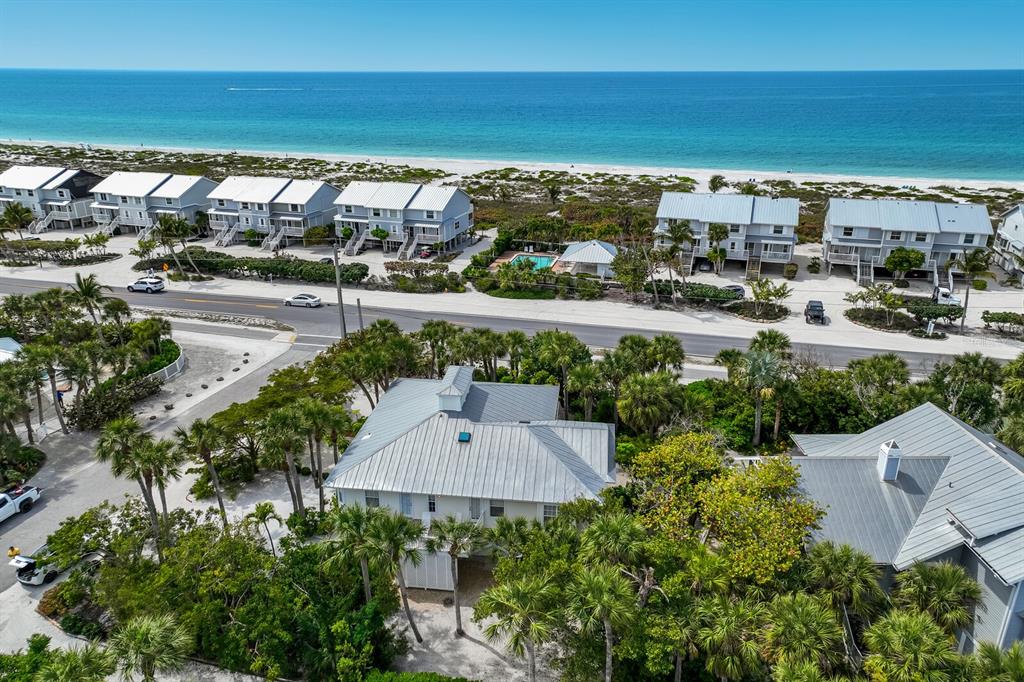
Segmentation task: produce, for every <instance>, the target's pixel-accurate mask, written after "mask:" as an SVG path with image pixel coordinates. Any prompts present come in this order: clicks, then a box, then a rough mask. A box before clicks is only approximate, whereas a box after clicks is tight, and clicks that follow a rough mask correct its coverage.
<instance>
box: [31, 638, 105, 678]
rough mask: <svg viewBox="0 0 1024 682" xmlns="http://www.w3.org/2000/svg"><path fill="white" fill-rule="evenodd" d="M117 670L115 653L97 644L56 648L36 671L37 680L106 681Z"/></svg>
mask: <svg viewBox="0 0 1024 682" xmlns="http://www.w3.org/2000/svg"><path fill="white" fill-rule="evenodd" d="M116 670H117V662H116V661H115V660H114V657H113V655H111V654H110V653H109V652H107V651H105V650H104V649H103V648H101V647H100V646H98V645H96V644H92V643H89V644H86V645H85V646H83V647H81V648H80V649H55V650H54V651H52V652H50V655H49V657H48V659H47V660H46V662H45V663H44V664H43V667H42V668H40V669H39V671H38V672H36V675H35V682H104V680H106V679H107V677H109V676H110V675H113V674H114V672H115V671H116Z"/></svg>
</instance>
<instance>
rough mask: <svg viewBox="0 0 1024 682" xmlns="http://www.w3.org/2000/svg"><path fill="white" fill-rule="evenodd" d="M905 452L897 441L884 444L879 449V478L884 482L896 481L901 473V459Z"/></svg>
mask: <svg viewBox="0 0 1024 682" xmlns="http://www.w3.org/2000/svg"><path fill="white" fill-rule="evenodd" d="M902 456H903V452H902V451H901V450H900V446H899V445H897V444H896V441H894V440H890V441H887V442H885V443H882V447H880V448H878V477H879V478H881V479H882V480H883V481H895V480H896V477H897V476H899V473H900V458H901V457H902Z"/></svg>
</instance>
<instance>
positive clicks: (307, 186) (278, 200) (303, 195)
mask: <svg viewBox="0 0 1024 682" xmlns="http://www.w3.org/2000/svg"><path fill="white" fill-rule="evenodd" d="M324 187H330V188H331V190H332V192H333V194H334V197H331V201H334V198H335V197H336V196H337V195H338V190H336V189H335V188H334V187H331V185H328V184H327V183H326V182H322V181H320V180H292V181H291V182H289V183H288V186H287V187H285V188H284V189H283V190H281V193H280V194H278V195H277V196H276V197H274V203H275V204H307V203H309V202H310V200H312V199H313V197H314V196H316V193H317V192H319V191H320V190H321V189H322V188H324Z"/></svg>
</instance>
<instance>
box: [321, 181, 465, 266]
mask: <svg viewBox="0 0 1024 682" xmlns="http://www.w3.org/2000/svg"><path fill="white" fill-rule="evenodd" d="M334 203H335V205H336V206H337V209H338V212H337V215H336V216H335V218H334V221H335V225H336V226H337V232H338V234H339V236H341V237H343V238H344V239H345V240H346V242H345V253H346V254H347V255H349V256H353V255H355V254H357V253H359V252H360V251H361V250H362V249H364V248H366V247H367V245H380V246H382V247H383V248H384V249H385V250H388V251H395V252H396V255H397V256H398V257H399V258H408V257H409V256H410V255H411V254H413V253H415V251H416V248H417V246H430V245H433V244H443V245H444V248H450V247H451V246H453V245H455V244H456V243H458V242H460V241H462V240H463V239H465V237H466V234H467V233H468V232H469V230H470V229H472V227H473V200H472V199H470V197H469V195H468V194H466V193H465V192H464V191H462V190H461V189H459V188H458V187H448V186H434V185H418V184H415V183H411V182H365V181H363V180H355V181H353V182H350V183H349V184H348V186H347V187H345V189H344V190H342V192H341V195H340V196H339V197H338V198H337V199H336V200H335V202H334ZM379 230H383V231H384V232H386V233H387V234H386V236H383V237H382V238H381V237H375V236H373V233H374V232H375V231H378V234H381V233H380V232H379Z"/></svg>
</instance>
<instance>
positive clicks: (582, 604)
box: [566, 564, 635, 682]
mask: <svg viewBox="0 0 1024 682" xmlns="http://www.w3.org/2000/svg"><path fill="white" fill-rule="evenodd" d="M566 592H567V596H568V599H569V615H570V617H572V618H573V619H575V620H576V621H577V622H578V623H579V627H580V631H581V632H583V633H585V634H589V635H592V634H596V633H597V632H603V634H604V680H605V682H611V679H612V649H613V647H614V645H615V631H616V630H617V629H620V628H623V627H626V626H627V625H629V623H631V622H632V621H633V617H634V613H635V611H634V604H633V590H632V588H631V587H630V585H629V582H628V581H627V580H626V578H624V577H623V575H622V574H621V573H620V572H619V571H618V569H616V568H615V567H614V566H609V565H602V564H598V565H596V566H590V567H586V568H583V567H581V568H578V569H577V570H576V573H575V574H574V576H573V580H572V582H571V583H570V584H569V587H568V588H567V590H566Z"/></svg>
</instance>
